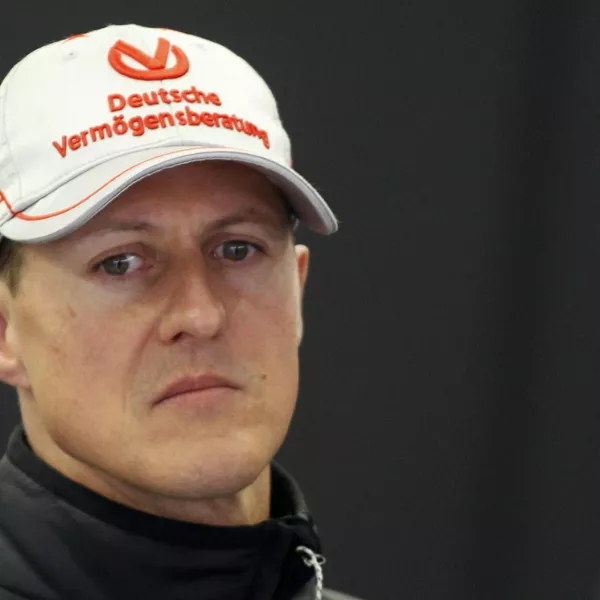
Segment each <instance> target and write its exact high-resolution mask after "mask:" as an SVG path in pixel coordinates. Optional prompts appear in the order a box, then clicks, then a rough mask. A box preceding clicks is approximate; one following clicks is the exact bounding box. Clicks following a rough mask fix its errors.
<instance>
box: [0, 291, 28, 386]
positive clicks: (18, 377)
mask: <svg viewBox="0 0 600 600" xmlns="http://www.w3.org/2000/svg"><path fill="white" fill-rule="evenodd" d="M11 311H14V298H13V297H12V295H11V293H10V291H9V290H8V288H7V286H6V284H5V283H4V282H0V380H2V381H4V382H5V383H7V384H8V385H12V386H15V387H29V380H28V377H27V371H26V369H25V367H24V365H23V363H22V362H21V353H20V351H19V344H18V340H17V335H16V333H17V332H16V329H15V322H16V319H14V318H13V319H11Z"/></svg>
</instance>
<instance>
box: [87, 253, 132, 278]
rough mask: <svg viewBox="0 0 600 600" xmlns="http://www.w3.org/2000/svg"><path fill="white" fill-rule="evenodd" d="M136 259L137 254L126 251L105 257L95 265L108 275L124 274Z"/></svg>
mask: <svg viewBox="0 0 600 600" xmlns="http://www.w3.org/2000/svg"><path fill="white" fill-rule="evenodd" d="M136 259H138V260H139V259H140V257H139V256H138V255H137V254H132V253H131V252H126V253H124V254H117V255H116V256H110V257H108V258H105V259H104V260H102V261H100V262H99V263H98V264H97V265H96V267H97V268H101V269H102V270H103V271H105V272H106V273H107V274H108V275H125V274H126V273H127V272H128V271H129V270H130V269H129V268H130V267H131V266H132V265H133V264H134V261H135V260H136Z"/></svg>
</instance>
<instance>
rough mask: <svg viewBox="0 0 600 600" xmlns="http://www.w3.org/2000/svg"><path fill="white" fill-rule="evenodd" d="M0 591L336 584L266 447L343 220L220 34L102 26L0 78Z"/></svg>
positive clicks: (80, 592)
mask: <svg viewBox="0 0 600 600" xmlns="http://www.w3.org/2000/svg"><path fill="white" fill-rule="evenodd" d="M0 114H1V123H2V125H1V127H0V136H1V139H0V199H1V206H0V235H1V236H2V240H3V241H2V244H3V252H4V260H5V264H4V268H3V272H2V273H3V281H2V285H1V286H0V333H1V335H0V378H2V380H3V381H5V382H7V383H8V384H10V385H13V386H15V387H16V389H17V391H18V396H19V406H20V410H21V415H22V426H19V427H17V428H16V429H15V430H14V432H13V433H12V435H11V438H10V440H9V446H8V450H7V453H6V455H5V457H4V458H3V460H2V462H1V463H0V489H1V493H0V600H9V599H11V600H12V599H20V598H28V599H34V598H35V599H36V600H57V599H66V598H81V599H85V600H108V599H110V600H116V599H119V598H127V599H132V598H136V599H137V598H144V599H149V598H150V599H151V598H161V599H164V600H169V599H172V600H184V599H194V600H198V599H202V600H219V599H227V600H230V599H231V600H235V599H240V600H241V599H244V600H252V599H256V600H258V599H260V600H269V599H273V600H275V599H277V600H288V599H295V600H300V599H305V600H308V599H312V598H317V599H319V598H324V599H330V600H333V599H342V598H349V596H346V595H344V594H340V593H338V592H333V591H331V590H327V589H324V588H323V570H322V563H323V562H324V558H323V556H322V555H321V554H320V552H321V546H320V540H319V537H318V535H317V532H316V529H315V527H314V524H313V521H312V519H311V516H310V514H309V513H308V511H307V508H306V506H305V504H304V501H303V499H302V496H301V494H300V491H299V490H298V487H297V485H296V484H295V482H294V480H293V479H292V478H291V477H290V476H289V475H288V474H287V473H286V472H285V471H284V470H283V469H282V468H281V467H279V466H278V465H277V464H276V463H274V462H273V457H274V455H275V453H276V452H277V450H278V448H279V447H280V445H281V444H282V442H283V440H284V438H285V435H286V432H287V430H288V426H289V423H290V420H291V417H292V413H293V410H294V405H295V402H296V396H297V390H298V346H299V343H300V340H301V338H302V316H301V298H302V294H303V290H304V286H305V282H306V278H307V273H308V264H309V251H308V249H307V248H306V247H305V246H302V245H297V244H295V241H294V231H293V230H294V227H295V224H296V221H300V222H303V223H305V224H306V225H308V226H309V227H311V228H312V229H314V230H316V231H318V232H321V233H324V234H330V233H333V232H334V231H335V230H336V228H337V222H336V219H335V217H334V215H333V213H332V212H331V210H330V209H329V207H328V206H327V204H326V203H325V202H324V201H323V199H322V198H321V197H320V196H319V194H318V193H317V192H316V191H315V189H314V188H313V187H312V186H311V185H310V184H309V183H307V182H306V181H305V180H304V179H303V178H302V177H301V176H300V175H299V174H297V173H296V172H295V171H293V170H292V168H291V155H290V146H289V140H288V137H287V135H286V133H285V131H284V129H283V128H282V125H281V122H280V120H279V117H278V114H277V108H276V104H275V100H274V98H273V97H272V95H271V92H270V90H269V88H268V87H267V86H266V84H265V83H264V81H263V80H262V79H261V78H260V77H259V76H258V75H257V73H256V72H255V71H254V70H253V69H252V68H251V67H250V66H249V65H248V64H247V63H246V62H244V61H243V60H242V59H241V58H239V57H238V56H236V55H235V54H233V53H232V52H230V51H229V50H227V49H225V48H223V47H222V46H219V45H217V44H214V43H212V42H209V41H207V40H204V39H201V38H198V37H195V36H191V35H187V34H184V33H180V32H174V31H170V30H159V29H148V28H143V27H139V26H134V25H129V26H111V27H107V28H105V29H102V30H98V31H94V32H90V33H87V34H83V35H78V36H74V37H72V38H69V39H68V40H64V41H60V42H57V43H53V44H50V45H48V46H45V47H43V48H41V49H39V50H37V51H35V52H33V53H32V54H30V55H29V56H28V57H26V58H25V59H23V60H22V61H21V62H20V63H19V64H17V65H16V66H15V67H14V68H13V69H12V71H11V72H10V73H9V74H8V76H7V77H6V79H5V80H4V82H3V83H2V86H1V87H0Z"/></svg>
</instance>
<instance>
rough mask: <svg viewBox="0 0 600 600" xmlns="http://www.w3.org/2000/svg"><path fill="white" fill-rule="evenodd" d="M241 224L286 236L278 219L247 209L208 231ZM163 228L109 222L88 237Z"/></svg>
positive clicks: (216, 222)
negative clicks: (260, 226) (263, 227)
mask: <svg viewBox="0 0 600 600" xmlns="http://www.w3.org/2000/svg"><path fill="white" fill-rule="evenodd" d="M240 223H255V224H257V225H264V226H266V227H267V228H269V229H271V230H273V231H276V232H280V235H284V234H285V227H282V226H281V225H280V224H279V225H276V219H275V218H273V217H271V216H269V215H267V214H265V213H263V212H262V211H257V210H255V209H246V210H243V211H241V212H237V213H233V214H231V215H226V216H224V217H220V218H219V219H215V220H214V221H212V222H211V223H209V224H208V225H207V227H206V230H207V231H214V230H218V229H223V228H224V227H228V226H230V225H237V224H240ZM161 229H162V228H161V227H160V226H159V225H156V224H154V223H151V222H149V221H143V220H137V219H136V220H117V219H113V220H107V221H106V222H105V223H104V224H103V225H101V226H100V227H98V228H96V229H94V230H92V231H90V233H89V234H88V236H87V237H92V236H96V235H101V234H106V233H111V232H115V231H145V232H148V233H158V232H160V230H161Z"/></svg>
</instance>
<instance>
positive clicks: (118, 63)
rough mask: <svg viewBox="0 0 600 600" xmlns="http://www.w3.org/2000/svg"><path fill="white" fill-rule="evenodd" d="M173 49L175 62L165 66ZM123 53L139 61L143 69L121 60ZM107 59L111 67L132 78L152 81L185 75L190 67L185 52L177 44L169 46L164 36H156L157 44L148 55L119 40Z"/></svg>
mask: <svg viewBox="0 0 600 600" xmlns="http://www.w3.org/2000/svg"><path fill="white" fill-rule="evenodd" d="M171 50H172V51H173V55H174V56H175V59H176V61H177V62H176V63H175V65H174V66H172V67H169V68H167V60H168V59H169V54H170V52H171ZM123 54H126V55H127V56H129V57H130V58H133V59H134V60H135V61H137V62H138V63H140V65H142V66H143V67H144V68H143V69H134V68H133V67H130V66H129V65H127V64H125V62H124V61H123ZM108 61H109V62H110V64H111V66H112V67H113V69H115V70H116V71H118V72H119V73H121V75H125V76H126V77H132V78H133V79H144V80H146V81H154V80H157V79H175V78H177V77H181V76H182V75H185V74H186V73H187V72H188V70H189V68H190V61H189V60H188V57H187V56H186V54H185V52H184V51H183V50H182V49H181V48H178V47H177V46H171V43H170V42H169V41H168V40H166V39H165V38H158V45H157V46H156V52H155V53H154V56H149V55H148V54H146V53H145V52H143V51H142V50H140V49H139V48H136V47H134V46H132V45H131V44H128V43H127V42H124V41H123V40H119V41H118V42H117V43H116V44H115V45H114V46H113V47H112V48H111V49H110V50H109V52H108Z"/></svg>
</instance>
